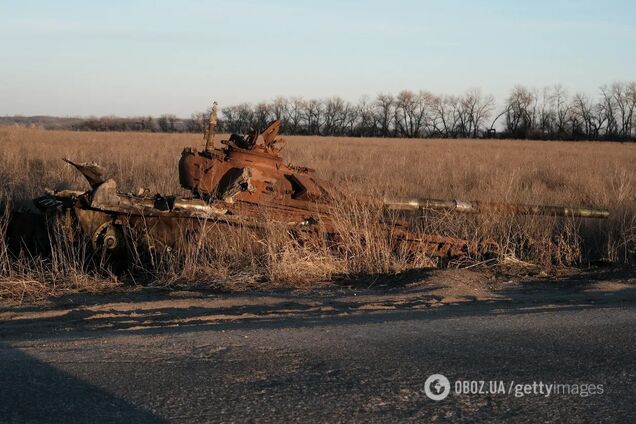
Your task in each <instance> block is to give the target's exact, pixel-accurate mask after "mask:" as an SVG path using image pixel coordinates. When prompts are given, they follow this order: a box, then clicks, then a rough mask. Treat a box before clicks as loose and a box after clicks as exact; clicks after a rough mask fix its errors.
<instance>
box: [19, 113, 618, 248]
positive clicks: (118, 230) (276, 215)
mask: <svg viewBox="0 0 636 424" xmlns="http://www.w3.org/2000/svg"><path fill="white" fill-rule="evenodd" d="M216 123H217V117H216V103H214V104H213V106H212V111H211V113H210V119H209V123H208V127H207V129H206V131H205V134H204V141H205V147H204V148H203V149H202V150H197V149H194V148H186V149H185V150H183V152H182V154H181V159H180V161H179V181H180V184H181V186H182V187H184V188H185V189H187V190H189V191H190V192H191V195H190V196H174V195H159V194H157V195H154V196H149V195H147V194H145V193H143V192H140V193H139V194H130V193H122V192H120V191H119V190H118V188H117V183H116V181H115V180H114V179H112V178H108V176H107V172H106V170H105V169H104V168H102V167H100V166H99V165H97V164H94V163H74V162H72V161H70V160H68V159H65V160H66V162H68V163H69V164H71V165H72V166H74V167H75V168H76V169H77V170H78V171H79V172H81V173H82V174H83V175H84V177H85V178H86V179H87V181H88V182H89V184H90V187H91V188H90V189H89V190H87V191H82V190H63V191H47V192H46V194H45V195H44V196H42V197H39V198H37V199H35V200H34V203H35V205H36V206H37V208H38V209H39V211H40V216H44V217H55V218H56V219H58V220H59V219H60V218H63V220H65V222H67V223H71V224H72V225H76V226H77V227H79V229H81V232H82V233H83V234H85V235H86V236H87V237H88V238H90V241H91V243H92V246H93V248H94V249H102V250H106V251H110V252H112V253H117V252H118V253H124V254H125V251H126V249H127V248H129V247H127V246H130V241H131V240H130V238H131V237H137V238H143V239H144V240H145V242H146V243H148V244H149V245H152V246H151V247H155V246H156V245H161V246H163V247H166V248H171V247H175V246H176V245H178V244H179V243H188V242H191V240H192V235H193V234H197V232H198V231H200V229H201V227H202V226H203V225H208V224H210V223H214V224H218V225H216V226H217V227H218V228H221V231H225V230H226V229H227V230H229V229H230V228H231V227H244V228H250V229H254V230H257V231H260V232H261V234H263V232H262V231H263V230H264V229H265V228H266V226H267V224H268V223H269V222H277V223H280V224H283V225H284V226H286V227H287V228H288V229H289V233H290V234H296V235H298V234H303V235H305V236H306V235H308V234H309V235H311V236H312V237H327V238H328V239H329V240H331V241H332V242H333V243H334V244H335V245H337V243H338V239H339V234H338V231H337V230H336V226H335V225H334V216H333V205H334V199H336V198H337V196H338V194H339V193H338V189H337V187H335V186H333V185H332V184H330V183H329V182H327V181H324V180H322V179H320V178H318V176H317V175H316V173H315V171H314V170H312V169H310V168H306V167H300V166H293V165H291V164H286V163H285V162H284V161H283V158H282V157H281V156H280V150H281V148H282V146H283V144H284V140H283V139H282V138H281V137H280V136H279V130H280V126H281V121H280V120H276V121H274V122H272V123H271V124H270V125H268V126H267V128H266V129H265V130H264V131H262V132H259V131H252V132H250V133H249V134H246V135H239V134H232V135H231V136H230V137H229V139H228V140H222V141H220V143H217V142H216V140H215V136H216ZM385 204H386V205H387V209H390V210H427V209H437V210H439V209H443V210H456V211H464V212H472V213H479V212H482V211H483V210H485V209H497V210H505V211H507V212H509V213H515V214H529V213H542V214H553V215H567V216H584V217H606V216H607V212H606V211H593V210H584V209H568V208H554V207H544V206H523V205H505V206H503V207H502V206H501V205H498V206H493V205H492V204H483V203H470V204H465V203H462V202H457V201H436V200H432V199H429V200H415V201H411V200H401V199H397V200H390V201H386V200H385ZM31 218H33V217H32V216H26V215H24V214H23V215H21V214H19V213H16V214H14V220H16V221H17V222H16V225H20V226H23V227H24V228H21V229H20V228H18V229H16V228H15V227H16V225H14V226H13V227H14V228H12V229H11V231H10V238H12V239H13V242H14V244H15V241H16V240H20V243H23V244H27V243H29V242H32V241H33V237H32V236H31V235H30V234H28V233H29V231H27V230H26V227H29V228H30V229H33V228H35V227H34V226H32V225H26V226H25V225H24V222H26V221H25V220H28V219H31ZM394 218H395V217H394ZM21 223H22V224H21ZM38 225H40V224H38ZM384 228H385V230H386V232H387V233H386V234H387V236H388V237H389V238H390V240H391V242H392V244H393V246H394V248H395V249H402V250H406V251H409V252H422V253H424V254H427V255H430V256H433V257H438V258H442V259H450V258H456V257H461V256H465V255H475V256H484V255H496V254H498V253H499V246H498V245H497V244H496V243H495V242H492V241H470V240H462V239H457V238H453V237H447V236H443V235H436V234H420V233H419V232H417V231H413V230H411V229H410V227H409V226H408V225H407V223H406V221H401V220H399V219H393V218H392V219H387V220H386V222H385V223H384ZM135 230H137V231H135ZM21 237H22V238H21ZM136 241H137V242H138V241H139V239H137V240H136Z"/></svg>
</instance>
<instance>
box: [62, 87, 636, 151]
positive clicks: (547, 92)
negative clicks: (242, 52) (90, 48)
mask: <svg viewBox="0 0 636 424" xmlns="http://www.w3.org/2000/svg"><path fill="white" fill-rule="evenodd" d="M635 109H636V82H615V83H613V84H611V85H604V86H602V87H601V88H600V89H599V92H598V95H597V96H596V97H591V96H589V95H586V94H582V93H577V94H574V95H569V94H568V92H567V91H566V89H565V88H563V87H562V86H561V85H555V86H550V87H545V88H543V89H529V88H527V87H525V86H522V85H518V86H516V87H514V88H513V89H512V90H511V91H510V94H509V95H508V97H507V98H506V99H505V101H504V104H503V106H502V107H501V108H500V109H498V108H497V106H496V102H495V98H494V96H492V95H488V94H484V93H483V92H482V91H481V90H479V89H470V90H467V91H466V92H465V93H464V94H462V95H458V96H453V95H435V94H433V93H431V92H429V91H419V92H414V91H410V90H403V91H401V92H399V93H398V94H397V95H392V94H379V95H377V96H376V97H375V98H373V99H372V98H369V97H362V98H361V99H360V100H359V101H358V102H357V103H352V102H348V101H346V100H344V99H342V98H340V97H338V96H334V97H328V98H325V99H304V98H302V97H291V98H286V97H276V98H275V99H274V100H272V101H268V102H259V103H256V104H251V103H241V104H238V105H234V106H227V107H222V108H220V113H219V121H218V131H219V132H227V133H246V132H248V131H249V130H250V129H252V128H259V129H262V128H265V126H266V125H267V123H269V122H271V121H273V120H274V119H281V120H282V132H283V133H284V134H288V135H323V136H353V137H404V138H428V137H434V138H479V137H500V138H514V139H558V140H581V139H589V140H635V139H636V117H634V111H635ZM208 116H209V109H208V110H207V111H205V112H197V113H193V114H192V115H191V116H190V118H186V119H183V118H178V117H176V116H175V115H162V116H160V117H157V118H154V117H142V118H118V117H103V118H89V119H85V120H82V121H80V122H75V123H73V124H72V126H71V128H72V129H74V130H94V131H153V132H203V131H204V129H205V127H206V126H207V121H208Z"/></svg>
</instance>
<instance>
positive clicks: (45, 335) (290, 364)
mask: <svg viewBox="0 0 636 424" xmlns="http://www.w3.org/2000/svg"><path fill="white" fill-rule="evenodd" d="M590 302H592V303H588V304H580V303H579V304H577V305H573V304H567V305H538V306H537V305H534V306H533V305H523V304H522V305H505V304H503V305H500V304H497V303H489V304H468V305H458V306H452V305H451V306H444V307H441V308H428V309H423V310H413V309H404V310H384V311H375V312H365V313H360V314H344V315H343V314H338V315H333V316H326V317H312V318H311V319H304V318H303V317H302V316H300V317H297V316H295V317H284V318H281V319H268V320H265V321H258V320H257V321H253V320H243V321H237V322H232V321H230V322H219V323H216V324H209V323H208V324H206V325H187V326H172V325H170V326H162V327H159V328H151V329H148V328H144V327H143V326H141V327H139V326H134V327H129V328H126V329H124V328H112V327H107V326H105V327H104V328H103V329H102V328H96V327H91V328H71V329H67V331H65V330H64V328H63V327H58V328H56V327H49V328H48V329H47V328H40V330H41V331H39V332H38V331H36V332H32V331H29V332H24V333H21V332H19V333H15V332H14V333H11V332H6V331H3V330H2V329H0V420H1V421H2V422H91V423H92V422H126V423H129V422H161V421H171V422H218V421H223V422H243V421H278V422H280V421H283V420H284V421H303V422H307V421H323V422H324V421H328V422H336V421H378V422H395V421H406V420H417V421H433V422H447V421H468V422H473V421H479V420H490V421H509V422H510V421H514V422H556V421H558V422H612V423H615V422H634V421H635V420H636V395H635V393H636V391H635V390H634V380H635V377H636V343H635V337H634V331H635V330H636V308H635V306H636V305H635V304H634V303H633V302H629V301H625V300H622V301H617V302H611V301H610V302H604V303H602V304H599V303H597V302H595V301H593V300H591V301H590ZM97 327H99V326H97ZM434 373H440V374H443V375H445V376H446V377H447V378H448V379H449V381H450V385H451V391H450V394H449V395H448V397H447V398H446V399H444V400H441V401H433V400H431V399H429V398H428V397H427V396H426V394H425V390H424V386H425V381H426V379H427V378H428V377H429V376H430V375H431V374H434ZM457 380H462V381H466V380H475V381H484V382H485V385H484V386H483V387H482V388H481V389H482V390H489V388H490V382H491V381H495V382H497V383H496V384H495V386H493V387H497V386H498V385H499V384H500V383H498V382H499V381H501V382H503V383H502V384H503V385H504V386H505V389H506V390H508V389H509V387H510V386H511V385H512V387H513V393H512V394H511V393H495V394H487V393H474V394H458V393H456V392H455V382H456V381H457ZM533 382H536V383H537V384H538V383H543V384H545V385H547V384H550V383H557V384H569V385H571V386H570V390H571V391H572V390H573V389H572V387H573V385H577V386H578V387H581V386H582V385H588V384H593V385H594V386H595V387H596V389H595V391H598V385H601V386H602V391H603V393H602V394H598V393H597V394H594V395H589V396H586V397H582V396H580V395H576V394H572V393H571V394H570V395H563V394H559V395H557V394H554V393H553V394H551V395H550V396H546V392H545V390H544V392H543V394H540V393H530V394H525V395H524V396H521V397H517V396H515V394H514V392H515V390H514V388H515V387H516V385H519V384H532V383H533ZM473 386H474V385H473ZM521 387H522V388H521V389H519V390H523V386H521ZM546 387H547V386H546ZM546 387H544V389H545V388H546ZM586 387H587V386H586ZM473 388H474V387H473ZM497 388H499V389H500V387H497ZM500 390H501V389H500ZM563 390H565V389H563Z"/></svg>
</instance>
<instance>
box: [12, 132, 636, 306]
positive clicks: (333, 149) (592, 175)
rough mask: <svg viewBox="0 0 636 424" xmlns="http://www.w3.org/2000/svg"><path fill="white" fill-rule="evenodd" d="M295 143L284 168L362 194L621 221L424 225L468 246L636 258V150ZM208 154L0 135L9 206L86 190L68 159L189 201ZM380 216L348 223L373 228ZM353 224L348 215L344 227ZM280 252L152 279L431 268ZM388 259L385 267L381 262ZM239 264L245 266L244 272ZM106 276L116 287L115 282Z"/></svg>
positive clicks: (179, 139) (528, 254)
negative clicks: (494, 204) (50, 193)
mask: <svg viewBox="0 0 636 424" xmlns="http://www.w3.org/2000/svg"><path fill="white" fill-rule="evenodd" d="M287 139H288V143H287V145H286V147H285V149H284V150H283V155H284V156H285V158H286V159H288V160H289V161H291V162H292V163H294V164H297V165H306V166H309V167H312V168H315V169H316V170H317V172H318V174H319V175H320V176H321V177H324V178H325V179H328V180H331V181H334V182H336V183H338V184H340V185H341V186H342V187H344V188H345V189H346V191H347V192H349V193H351V194H352V195H356V194H367V195H368V194H370V195H373V196H375V197H376V198H378V199H381V198H382V197H383V196H384V195H395V196H403V197H433V198H457V199H462V200H489V201H506V202H522V203H533V204H550V205H571V206H589V207H601V208H608V209H610V211H611V217H610V219H609V220H606V221H592V220H574V219H556V218H551V217H523V218H510V217H497V216H486V217H478V218H475V217H472V218H466V217H454V216H444V217H441V218H440V217H439V216H438V217H433V218H431V219H429V221H427V222H426V224H425V227H426V228H427V229H428V230H430V231H440V232H444V233H446V234H449V235H455V236H461V237H473V238H474V237H478V238H484V237H485V238H494V239H495V240H497V241H498V242H499V243H500V244H501V245H502V247H503V248H504V249H505V250H506V252H507V253H509V254H514V255H515V256H516V257H517V258H520V259H523V260H526V261H530V262H534V263H538V264H541V265H543V266H545V267H554V266H562V265H567V266H569V265H581V266H585V265H586V264H588V263H589V262H590V261H593V260H599V259H601V260H608V261H611V262H616V263H629V262H633V261H634V258H635V255H636V144H620V143H605V142H603V143H601V142H578V143H572V142H544V141H508V140H430V139H427V140H406V139H365V138H326V137H301V136H297V137H288V138H287ZM201 145H202V138H201V136H200V135H197V134H151V133H90V132H68V131H46V130H39V129H24V128H14V127H11V128H9V127H6V128H0V172H1V173H2V181H3V191H4V192H3V197H4V199H5V202H6V201H9V202H11V203H13V204H14V205H20V204H24V203H25V202H29V201H30V199H32V198H34V197H36V196H38V195H40V194H42V193H43V191H44V189H45V188H47V187H48V188H54V189H63V188H74V187H86V183H85V181H84V180H83V179H82V177H81V176H79V175H78V173H77V172H76V171H75V170H74V169H72V168H71V167H70V166H68V165H67V164H65V163H64V162H63V161H62V160H61V158H63V157H68V158H71V159H73V160H77V161H95V162H98V163H100V164H102V165H104V166H105V167H106V168H107V169H109V170H110V171H111V172H112V176H113V177H114V178H115V179H116V180H117V181H118V183H119V186H120V188H121V189H122V190H123V191H129V192H134V191H136V190H137V189H138V188H139V187H145V188H148V189H150V190H151V191H152V192H160V193H165V194H174V193H184V192H183V190H182V189H181V188H180V187H179V183H178V175H177V163H178V160H179V155H180V152H181V150H182V149H183V147H185V146H197V147H200V146H201ZM184 194H185V193H184ZM370 207H375V206H370ZM345 209H346V208H344V209H343V211H344V210H345ZM343 213H345V212H343ZM371 215H373V214H367V215H365V216H366V217H365V218H364V219H363V220H361V221H358V222H356V223H350V224H351V225H360V226H364V225H367V224H368V223H369V221H368V220H369V219H371V218H370V217H371ZM347 219H349V218H347V217H343V222H346V220H347ZM274 238H275V237H274ZM277 243H278V242H277ZM276 246H277V247H275V248H274V247H272V245H269V246H267V248H266V249H264V251H263V252H260V253H255V252H250V255H251V258H250V259H249V260H246V259H245V254H244V253H245V252H242V253H241V252H239V251H240V250H241V248H239V247H236V243H234V248H235V249H236V250H237V252H236V255H228V254H222V255H220V254H219V253H218V252H217V253H216V254H214V255H207V256H205V255H204V256H201V255H199V256H201V257H198V258H195V261H198V262H199V265H201V263H202V262H207V263H206V264H205V265H206V266H204V267H200V266H199V267H195V268H196V269H197V271H196V272H194V271H193V268H192V267H191V266H190V268H188V267H187V266H185V265H184V262H188V261H187V260H186V261H184V260H183V259H182V260H180V261H178V263H179V264H180V265H178V266H176V265H175V263H174V262H170V266H167V265H165V264H164V268H162V270H161V272H163V273H166V272H167V268H170V267H173V268H174V267H175V266H176V268H177V269H170V270H169V271H170V272H168V273H169V274H170V275H171V277H170V278H169V279H164V277H162V276H161V275H160V274H161V273H160V272H158V271H157V272H156V273H155V274H153V275H154V276H155V278H156V279H157V280H158V281H170V282H174V281H188V280H201V279H202V275H205V273H206V272H208V273H212V274H214V276H215V278H218V277H219V276H220V277H224V276H225V277H228V276H230V275H231V276H234V277H235V276H237V275H239V276H241V275H243V276H245V275H252V276H253V275H256V274H258V275H260V276H261V277H262V276H263V275H264V276H265V277H264V280H265V281H269V282H273V281H282V280H285V279H287V278H292V277H293V276H295V278H296V279H303V278H302V275H303V273H305V275H306V276H307V278H306V280H311V281H320V280H322V281H324V280H328V279H329V278H330V276H332V275H334V274H340V273H343V274H351V273H356V274H364V273H365V272H369V273H373V272H378V271H382V272H399V271H402V270H404V269H407V268H409V267H413V266H421V265H422V264H421V263H418V264H408V263H405V262H404V260H403V258H402V259H400V258H398V259H395V260H394V258H393V259H389V257H390V256H391V253H390V252H380V253H378V252H374V253H373V254H370V253H369V252H368V251H366V250H368V246H367V248H366V250H365V248H362V247H361V246H358V251H356V252H353V253H352V254H351V255H349V256H345V257H335V256H333V255H331V254H328V253H326V252H324V251H319V252H308V251H304V252H300V253H298V252H293V251H291V250H290V247H289V246H286V247H284V248H283V247H281V245H280V244H277V245H276ZM217 247H218V246H217ZM217 250H218V249H217ZM379 250H381V249H378V251H379ZM259 255H261V256H259ZM380 256H382V258H383V260H381V261H378V258H379V257H380ZM239 257H240V258H241V260H240V261H239V262H241V264H238V263H237V258H239ZM3 258H5V259H4V261H5V263H4V264H3V265H2V267H3V271H2V272H3V276H2V279H3V281H6V282H7V284H18V283H17V281H21V282H22V283H20V284H21V287H23V288H24V287H25V283H24V281H25V280H28V281H32V282H33V284H35V285H38V286H39V287H42V286H48V285H50V281H51V280H55V281H58V283H59V281H61V280H62V279H64V278H67V279H68V278H69V276H68V269H67V268H64V267H60V265H59V264H58V265H57V266H58V268H56V270H54V271H55V272H61V274H60V275H61V276H60V277H59V278H58V277H56V278H52V277H51V276H50V275H51V272H52V271H51V269H50V268H51V265H50V264H47V263H44V262H42V261H41V260H37V264H36V265H37V266H36V265H34V261H36V260H35V259H30V260H27V259H25V258H22V259H21V261H22V266H21V267H16V265H14V263H15V262H16V261H13V260H10V258H8V257H6V255H5V254H3ZM25 261H26V262H25ZM29 261H30V262H29ZM79 262H81V261H79ZM191 262H192V261H190V262H189V263H190V265H191ZM354 262H355V266H353V265H352V264H353V263H354ZM378 262H382V265H381V266H379V265H378ZM76 265H77V264H76ZM166 267H167V268H166ZM62 268H64V269H63V270H62V271H60V270H61V269H62ZM77 268H79V270H78V269H77ZM186 268H188V269H189V271H188V272H186ZM73 269H74V271H73V272H74V274H73V275H74V277H73V278H74V279H75V280H77V281H80V280H82V281H84V279H83V278H84V277H82V278H80V277H78V275H82V276H83V275H84V274H86V273H89V274H90V272H88V271H86V270H85V269H84V268H83V266H82V265H77V266H75V267H73ZM221 269H222V270H223V272H220V271H219V270H221ZM33 270H39V271H38V272H39V273H37V272H35V271H33ZM47 273H48V274H47ZM47 275H48V276H47ZM100 275H101V277H100V278H106V279H107V280H111V281H112V280H113V279H114V278H115V277H103V274H100ZM259 278H260V277H259ZM56 284H57V283H56ZM78 284H79V283H78ZM63 286H64V285H63ZM6 287H7V286H6V285H5V288H6ZM7 292H11V290H7ZM0 295H1V294H0Z"/></svg>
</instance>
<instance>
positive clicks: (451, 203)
mask: <svg viewBox="0 0 636 424" xmlns="http://www.w3.org/2000/svg"><path fill="white" fill-rule="evenodd" d="M384 205H385V207H386V208H387V209H388V210H394V211H419V210H439V211H454V212H460V213H468V214H480V213H484V212H487V211H495V212H501V213H504V214H510V215H552V216H565V217H579V218H601V219H605V218H607V217H609V211H608V210H606V209H592V208H582V207H574V208H571V207H566V206H546V205H521V204H513V203H494V202H479V201H472V202H464V201H461V200H438V199H400V198H385V199H384Z"/></svg>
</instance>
